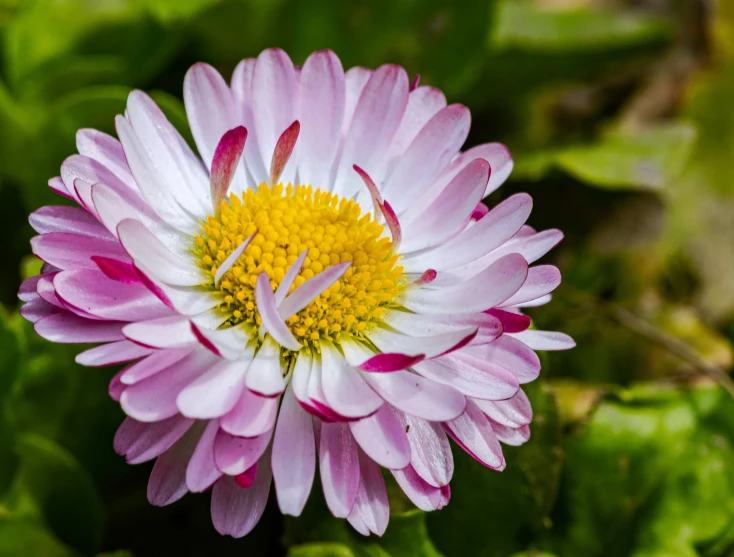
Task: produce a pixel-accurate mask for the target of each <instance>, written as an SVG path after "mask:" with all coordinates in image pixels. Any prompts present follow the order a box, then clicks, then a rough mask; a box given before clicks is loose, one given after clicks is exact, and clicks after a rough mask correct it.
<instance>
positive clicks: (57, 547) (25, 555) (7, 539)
mask: <svg viewBox="0 0 734 557" xmlns="http://www.w3.org/2000/svg"><path fill="white" fill-rule="evenodd" d="M0 555H2V556H3V557H30V556H33V557H78V555H77V554H76V553H75V552H74V551H72V550H71V549H69V548H68V547H66V546H64V544H62V543H61V542H60V541H58V540H57V539H56V538H55V537H54V536H53V535H52V534H50V533H49V532H48V531H46V530H45V529H44V528H43V527H42V526H40V525H39V524H34V523H33V522H29V521H26V520H22V519H15V518H0Z"/></svg>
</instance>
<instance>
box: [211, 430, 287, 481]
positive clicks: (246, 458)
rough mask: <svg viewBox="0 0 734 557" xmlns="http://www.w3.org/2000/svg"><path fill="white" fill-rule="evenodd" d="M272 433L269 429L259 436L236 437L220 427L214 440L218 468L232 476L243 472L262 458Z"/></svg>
mask: <svg viewBox="0 0 734 557" xmlns="http://www.w3.org/2000/svg"><path fill="white" fill-rule="evenodd" d="M272 435H273V432H272V431H268V432H267V433H264V434H263V435H258V436H257V437H235V436H233V435H230V434H229V433H227V432H225V431H223V430H221V429H220V430H219V432H218V433H217V436H216V439H215V440H214V461H215V462H216V463H217V468H219V470H220V471H221V472H223V473H225V474H227V475H230V476H236V475H237V474H241V473H242V472H244V471H245V470H247V469H248V468H250V467H251V466H253V465H254V464H255V463H256V462H257V461H258V460H259V459H260V457H261V456H262V455H263V453H264V452H265V449H267V448H268V445H269V444H270V438H271V437H272ZM268 468H270V467H269V466H268Z"/></svg>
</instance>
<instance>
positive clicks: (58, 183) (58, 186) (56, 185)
mask: <svg viewBox="0 0 734 557" xmlns="http://www.w3.org/2000/svg"><path fill="white" fill-rule="evenodd" d="M48 187H49V188H51V191H52V192H54V193H57V194H58V195H60V196H61V197H65V198H66V199H71V200H72V201H76V200H75V199H74V196H73V195H71V194H70V193H69V190H67V189H66V185H65V184H64V181H63V180H62V179H61V177H60V176H56V178H51V179H50V180H49V181H48Z"/></svg>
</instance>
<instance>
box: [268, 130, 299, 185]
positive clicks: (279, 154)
mask: <svg viewBox="0 0 734 557" xmlns="http://www.w3.org/2000/svg"><path fill="white" fill-rule="evenodd" d="M300 132H301V124H300V122H299V121H298V120H296V121H295V122H293V123H292V124H291V125H290V126H288V127H287V128H286V129H285V131H284V132H283V133H282V134H281V135H280V137H279V138H278V141H277V142H276V144H275V150H274V152H273V160H272V161H271V162H270V184H271V185H273V186H274V185H275V184H277V183H278V182H279V181H280V175H281V174H282V173H283V170H284V169H285V165H286V164H288V161H289V160H290V158H291V155H292V154H293V149H295V147H296V141H297V140H298V134H299V133H300Z"/></svg>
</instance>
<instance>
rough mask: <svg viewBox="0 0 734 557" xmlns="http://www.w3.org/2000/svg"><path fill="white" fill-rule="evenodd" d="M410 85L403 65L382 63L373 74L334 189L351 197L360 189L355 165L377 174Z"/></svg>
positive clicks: (346, 142)
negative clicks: (354, 170)
mask: <svg viewBox="0 0 734 557" xmlns="http://www.w3.org/2000/svg"><path fill="white" fill-rule="evenodd" d="M350 75H351V71H350V72H348V73H347V77H348V79H347V99H348V105H347V106H349V102H351V101H350V100H349V99H350V94H351V90H352V89H351V87H352V84H351V77H350ZM408 87H409V83H408V75H407V74H406V73H405V70H404V69H403V68H401V67H400V66H395V65H385V66H381V67H379V68H378V69H377V70H375V71H374V72H373V73H372V74H371V75H370V76H369V79H368V80H367V83H366V84H365V85H364V88H363V89H362V91H361V93H360V95H359V100H358V101H357V103H356V107H355V109H354V116H353V117H352V119H351V125H350V126H349V129H348V130H347V131H346V137H345V139H344V147H343V150H342V153H341V156H340V157H339V160H338V162H337V171H336V179H335V181H334V190H333V191H334V193H336V194H338V195H340V196H344V197H350V196H351V195H353V194H354V193H355V192H357V191H359V189H360V188H361V180H360V179H359V177H357V176H356V175H355V174H354V172H353V171H352V167H353V165H355V164H356V165H359V166H360V167H361V168H364V169H365V170H366V171H367V172H369V173H370V174H375V170H377V169H378V168H379V167H380V166H381V165H382V164H384V163H383V161H384V155H385V153H386V151H387V149H388V147H389V145H390V142H391V140H392V137H393V135H394V134H395V131H396V130H397V129H398V126H399V125H400V120H401V119H402V117H403V114H404V113H405V107H406V106H407V104H408ZM347 114H349V108H348V109H347Z"/></svg>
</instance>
